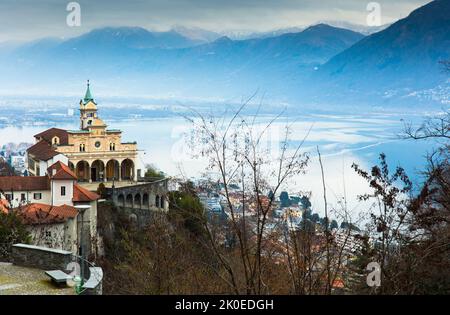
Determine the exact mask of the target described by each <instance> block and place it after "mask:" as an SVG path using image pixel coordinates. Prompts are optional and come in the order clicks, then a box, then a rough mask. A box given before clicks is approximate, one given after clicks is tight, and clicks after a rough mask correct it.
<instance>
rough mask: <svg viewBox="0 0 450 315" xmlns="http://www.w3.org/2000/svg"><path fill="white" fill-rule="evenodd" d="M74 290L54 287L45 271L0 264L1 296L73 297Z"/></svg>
mask: <svg viewBox="0 0 450 315" xmlns="http://www.w3.org/2000/svg"><path fill="white" fill-rule="evenodd" d="M72 294H75V291H74V289H73V288H70V287H66V288H58V287H57V286H55V285H53V284H52V282H51V281H50V278H49V277H47V276H46V275H45V273H44V270H39V269H32V268H25V267H19V266H14V265H12V264H10V263H2V262H0V295H72Z"/></svg>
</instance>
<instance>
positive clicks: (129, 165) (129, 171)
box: [120, 159, 134, 180]
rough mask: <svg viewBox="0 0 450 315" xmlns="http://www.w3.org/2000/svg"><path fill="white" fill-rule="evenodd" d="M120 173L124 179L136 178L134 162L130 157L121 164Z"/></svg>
mask: <svg viewBox="0 0 450 315" xmlns="http://www.w3.org/2000/svg"><path fill="white" fill-rule="evenodd" d="M120 173H121V177H122V179H123V180H134V163H133V161H132V160H130V159H125V160H123V161H122V163H121V165H120Z"/></svg>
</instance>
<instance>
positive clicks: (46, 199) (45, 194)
mask: <svg viewBox="0 0 450 315" xmlns="http://www.w3.org/2000/svg"><path fill="white" fill-rule="evenodd" d="M35 193H41V195H42V199H40V200H39V199H34V194H35ZM6 194H13V200H12V201H11V206H12V207H18V206H19V205H23V204H27V203H44V204H50V203H51V200H52V199H51V193H50V190H33V191H13V192H11V191H5V195H6ZM22 194H25V201H24V202H22ZM5 197H6V196H5Z"/></svg>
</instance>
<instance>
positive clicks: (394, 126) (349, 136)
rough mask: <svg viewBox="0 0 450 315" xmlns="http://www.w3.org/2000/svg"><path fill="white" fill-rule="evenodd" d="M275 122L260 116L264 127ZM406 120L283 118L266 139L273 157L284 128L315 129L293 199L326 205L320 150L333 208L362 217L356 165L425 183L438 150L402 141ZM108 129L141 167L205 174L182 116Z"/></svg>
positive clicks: (117, 123)
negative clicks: (381, 162)
mask: <svg viewBox="0 0 450 315" xmlns="http://www.w3.org/2000/svg"><path fill="white" fill-rule="evenodd" d="M271 118H272V117H260V118H258V123H259V124H260V125H261V126H265V124H266V123H267V122H268V121H269V120H270V119H271ZM402 119H403V120H405V121H411V122H413V123H419V122H420V121H422V120H423V115H422V114H419V113H416V114H405V115H403V114H399V113H385V112H380V113H373V112H372V113H370V114H340V115H336V114H334V115H327V114H314V113H311V114H305V115H295V117H281V118H280V119H279V120H278V121H277V122H276V123H274V124H273V125H272V126H271V128H270V130H269V132H268V137H267V139H265V141H266V143H267V145H268V146H269V147H270V148H271V152H272V153H273V154H274V156H275V155H276V154H277V152H278V151H277V150H278V148H279V144H280V140H281V139H282V137H283V130H284V127H285V125H286V124H289V125H290V126H291V130H292V133H291V137H290V138H291V140H292V143H293V144H294V145H295V143H300V142H301V141H302V140H303V139H304V138H305V136H306V134H307V133H308V130H309V129H311V131H310V133H309V135H308V137H307V139H306V141H305V142H304V145H303V150H304V151H306V152H310V156H311V161H310V164H309V166H308V168H307V173H306V174H305V175H301V176H298V177H297V178H295V180H293V181H292V182H290V183H289V187H285V189H288V190H289V192H290V193H291V194H297V193H299V192H306V191H311V192H312V196H311V200H312V203H313V206H315V207H316V208H317V211H318V212H320V209H321V208H322V206H321V205H322V203H323V199H322V198H323V196H322V182H321V173H320V167H319V163H318V159H317V156H316V146H319V149H320V151H321V154H322V157H323V164H324V170H325V177H326V178H325V179H326V187H327V190H328V198H329V201H330V204H331V207H339V202H341V201H342V200H343V198H344V197H345V200H346V202H347V205H348V209H350V210H351V211H352V212H354V213H358V212H360V211H361V210H363V209H362V207H363V208H364V207H367V206H368V205H367V204H362V203H360V202H358V201H357V195H359V194H363V193H365V192H367V191H368V185H367V183H365V182H364V181H363V180H362V179H361V178H359V177H358V176H357V175H356V174H355V172H354V171H353V170H352V169H351V165H352V163H357V164H359V165H360V166H361V167H363V168H365V169H367V170H369V169H370V167H371V166H372V165H374V164H376V163H377V162H378V157H379V154H380V153H382V152H383V153H385V154H386V155H387V160H388V162H389V165H390V166H391V167H392V168H394V167H395V166H398V165H401V166H402V167H404V168H405V170H406V171H407V173H408V175H409V176H410V177H411V178H412V179H413V181H414V182H415V183H416V184H419V183H420V182H421V180H422V178H421V176H420V171H421V170H422V169H423V167H424V165H425V162H426V158H425V156H426V154H427V153H428V152H431V151H432V150H433V148H435V147H436V146H437V144H436V143H435V142H432V141H411V140H401V139H399V137H398V134H399V133H400V132H401V130H402V128H403V122H402ZM106 122H107V124H108V125H109V127H110V128H114V129H121V130H122V131H123V141H137V143H138V147H139V149H140V150H141V151H140V154H139V161H140V163H141V164H147V163H149V164H152V165H154V166H155V167H157V168H158V169H160V170H162V171H164V172H165V173H167V174H169V175H173V176H178V175H179V174H180V173H183V174H184V175H185V176H187V177H196V178H198V177H199V176H200V174H201V173H203V172H204V171H205V166H206V161H204V160H197V159H193V158H192V156H191V153H192V151H191V150H190V148H189V147H188V145H187V144H186V141H185V137H184V133H186V132H189V130H190V124H189V123H188V122H187V121H186V120H185V119H183V118H181V117H178V116H172V117H165V118H142V119H133V120H130V119H127V120H120V119H114V120H110V121H106ZM52 126H56V125H51V126H50V125H49V126H42V125H40V126H7V127H4V128H0V146H1V145H3V144H5V143H8V142H16V143H18V142H30V143H33V142H34V140H33V135H34V134H36V133H38V132H40V131H42V130H45V129H46V128H48V127H52ZM57 126H58V127H59V128H67V129H76V128H78V118H77V117H76V116H74V118H73V123H64V124H62V125H57Z"/></svg>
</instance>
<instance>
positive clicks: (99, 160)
mask: <svg viewBox="0 0 450 315" xmlns="http://www.w3.org/2000/svg"><path fill="white" fill-rule="evenodd" d="M67 133H68V141H67V145H58V144H57V143H59V139H55V142H54V145H56V146H57V151H58V152H60V153H62V154H64V155H65V156H67V157H68V159H69V166H70V167H71V168H72V169H73V170H74V171H75V172H76V174H77V176H78V179H79V180H81V181H109V180H116V181H117V180H119V181H120V180H131V181H135V180H136V177H137V174H136V162H137V154H138V152H137V144H136V143H135V142H134V143H122V132H121V131H120V130H108V129H107V125H106V124H105V123H104V122H103V120H101V119H100V118H99V116H98V112H97V104H96V103H95V101H94V100H93V98H92V96H91V92H90V88H89V83H88V88H87V91H86V96H85V98H84V100H81V101H80V130H68V131H67Z"/></svg>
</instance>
